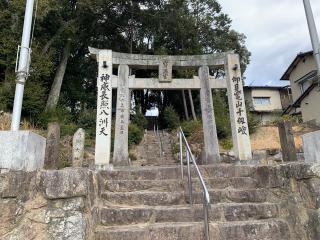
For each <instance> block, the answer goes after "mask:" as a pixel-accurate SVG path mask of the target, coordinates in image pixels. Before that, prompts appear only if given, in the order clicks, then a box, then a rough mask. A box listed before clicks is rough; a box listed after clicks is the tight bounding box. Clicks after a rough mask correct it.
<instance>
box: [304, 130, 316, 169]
mask: <svg viewBox="0 0 320 240" xmlns="http://www.w3.org/2000/svg"><path fill="white" fill-rule="evenodd" d="M302 141H303V151H304V159H305V162H306V163H309V164H320V131H316V132H311V133H307V134H304V135H303V136H302Z"/></svg>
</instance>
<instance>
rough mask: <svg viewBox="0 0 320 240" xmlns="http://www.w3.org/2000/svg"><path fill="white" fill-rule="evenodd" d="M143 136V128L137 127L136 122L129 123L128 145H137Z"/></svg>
mask: <svg viewBox="0 0 320 240" xmlns="http://www.w3.org/2000/svg"><path fill="white" fill-rule="evenodd" d="M142 138H143V129H141V128H139V127H138V126H137V125H136V124H133V123H130V124H129V139H128V141H129V147H132V146H133V145H138V144H139V143H140V142H141V141H142Z"/></svg>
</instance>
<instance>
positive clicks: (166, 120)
mask: <svg viewBox="0 0 320 240" xmlns="http://www.w3.org/2000/svg"><path fill="white" fill-rule="evenodd" d="M179 125H180V119H179V116H178V114H177V113H176V111H175V110H174V108H173V107H172V106H168V107H166V108H165V109H164V111H163V126H164V128H166V129H169V130H174V129H176V128H177V127H178V126H179Z"/></svg>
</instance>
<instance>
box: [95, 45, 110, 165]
mask: <svg viewBox="0 0 320 240" xmlns="http://www.w3.org/2000/svg"><path fill="white" fill-rule="evenodd" d="M97 61H98V64H99V70H98V79H97V87H98V100H97V125H96V146H95V164H96V167H97V168H102V169H103V168H106V167H107V166H108V165H109V163H110V151H111V117H112V51H111V50H100V51H99V53H98V55H97Z"/></svg>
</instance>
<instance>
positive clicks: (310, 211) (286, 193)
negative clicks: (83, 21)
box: [0, 164, 320, 240]
mask: <svg viewBox="0 0 320 240" xmlns="http://www.w3.org/2000/svg"><path fill="white" fill-rule="evenodd" d="M253 168H256V171H253V174H254V176H253V177H254V178H255V179H256V180H257V181H258V184H259V186H260V187H261V188H267V189H268V190H269V191H268V192H269V199H270V202H278V203H279V204H280V211H281V216H282V217H283V218H284V219H286V220H287V222H288V223H289V225H290V228H291V231H292V233H293V235H295V236H296V238H294V240H297V239H299V240H302V239H303V240H314V239H320V210H319V208H320V166H308V165H305V164H284V165H278V166H258V167H253ZM98 182H99V181H98V174H96V173H95V172H93V171H90V170H88V169H82V168H70V169H65V170H59V171H39V172H34V173H26V172H8V173H1V174H0V239H1V240H9V239H10V240H26V239H37V240H42V239H43V240H51V239H54V240H84V239H89V240H91V239H94V229H95V226H96V219H98V218H97V217H96V216H97V212H98V211H97V209H98V207H99V198H98V196H99V189H98V186H99V184H98Z"/></svg>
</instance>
